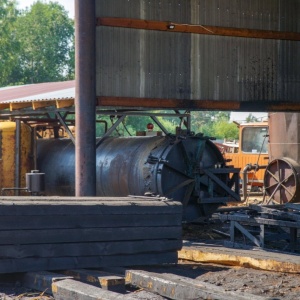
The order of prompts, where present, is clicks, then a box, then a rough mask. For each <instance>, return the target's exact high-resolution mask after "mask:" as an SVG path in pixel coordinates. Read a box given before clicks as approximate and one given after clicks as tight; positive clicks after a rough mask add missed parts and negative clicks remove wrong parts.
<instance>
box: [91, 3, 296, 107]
mask: <svg viewBox="0 0 300 300" xmlns="http://www.w3.org/2000/svg"><path fill="white" fill-rule="evenodd" d="M96 3H97V9H96V14H97V17H124V18H137V19H145V20H157V21H172V22H178V23H187V24H201V25H211V26H225V27H236V28H250V29H264V30H281V31H300V30H299V27H300V25H299V23H300V21H299V6H300V4H299V3H300V1H299V0H263V1H262V0H247V1H246V0H185V1H184V0H161V1H159V0H148V1H140V0H126V1H124V0H110V1H107V0H96ZM299 69H300V45H299V42H295V41H277V40H263V39H251V38H237V37H224V36H209V35H197V34H186V33H170V32H162V31H148V30H137V29H124V28H123V29H122V28H112V27H98V28H97V95H98V96H123V97H148V98H151V97H153V98H177V99H196V100H236V101H285V100H289V101H300V99H299V94H300V93H299V92H300V72H299Z"/></svg>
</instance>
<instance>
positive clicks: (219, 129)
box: [213, 120, 239, 140]
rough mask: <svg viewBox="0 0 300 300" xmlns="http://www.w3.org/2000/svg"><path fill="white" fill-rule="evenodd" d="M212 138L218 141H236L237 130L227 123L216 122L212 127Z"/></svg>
mask: <svg viewBox="0 0 300 300" xmlns="http://www.w3.org/2000/svg"><path fill="white" fill-rule="evenodd" d="M213 130H214V136H215V137H216V138H218V139H224V138H225V139H233V140H235V139H238V138H239V129H238V127H237V126H236V124H234V123H228V121H225V120H221V121H220V122H216V123H215V124H214V126H213Z"/></svg>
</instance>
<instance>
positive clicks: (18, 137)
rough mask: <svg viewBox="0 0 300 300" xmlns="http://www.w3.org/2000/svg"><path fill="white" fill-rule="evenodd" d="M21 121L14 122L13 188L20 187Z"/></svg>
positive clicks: (16, 193)
mask: <svg viewBox="0 0 300 300" xmlns="http://www.w3.org/2000/svg"><path fill="white" fill-rule="evenodd" d="M20 156H21V121H20V120H16V143H15V187H16V188H17V189H18V188H19V187H20V171H21V168H20V163H21V159H20ZM17 189H16V190H15V195H16V196H19V191H18V190H17Z"/></svg>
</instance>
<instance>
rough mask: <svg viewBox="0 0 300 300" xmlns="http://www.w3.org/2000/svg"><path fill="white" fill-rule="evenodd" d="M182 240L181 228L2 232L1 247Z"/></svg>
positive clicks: (0, 233) (0, 234)
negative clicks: (12, 245) (11, 245)
mask: <svg viewBox="0 0 300 300" xmlns="http://www.w3.org/2000/svg"><path fill="white" fill-rule="evenodd" d="M180 238H181V226H173V227H123V228H84V229H82V228H78V229H77V228H74V229H60V230H57V229H48V230H47V229H44V230H38V229H37V230H2V231H0V245H10V244H16V245H20V244H40V243H72V242H73V243H78V242H100V241H120V240H128V241H130V240H144V239H148V240H155V239H180Z"/></svg>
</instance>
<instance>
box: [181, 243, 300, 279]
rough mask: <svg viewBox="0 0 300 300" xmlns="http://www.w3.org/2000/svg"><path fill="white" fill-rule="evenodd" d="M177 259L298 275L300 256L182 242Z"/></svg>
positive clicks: (299, 271)
mask: <svg viewBox="0 0 300 300" xmlns="http://www.w3.org/2000/svg"><path fill="white" fill-rule="evenodd" d="M178 258H179V259H185V260H190V261H194V262H204V263H217V264H223V265H230V266H241V267H246V268H254V269H259V270H267V271H276V272H286V273H300V256H299V255H292V254H287V253H278V252H272V251H264V250H259V249H257V250H256V251H253V250H252V251H251V250H247V249H239V251H237V250H236V249H231V248H226V247H223V246H222V245H217V244H214V245H207V244H203V243H191V242H187V241H185V242H184V246H183V248H182V249H181V250H180V251H179V252H178Z"/></svg>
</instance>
